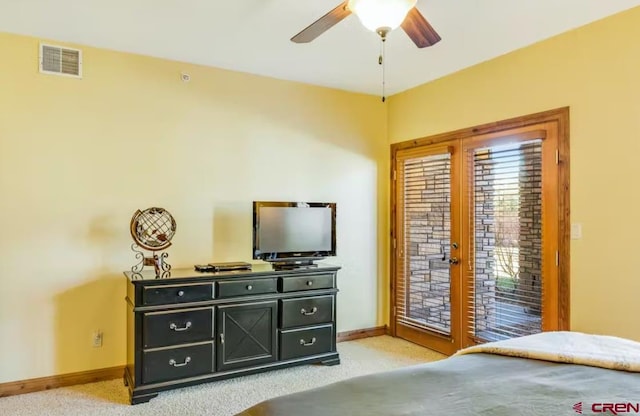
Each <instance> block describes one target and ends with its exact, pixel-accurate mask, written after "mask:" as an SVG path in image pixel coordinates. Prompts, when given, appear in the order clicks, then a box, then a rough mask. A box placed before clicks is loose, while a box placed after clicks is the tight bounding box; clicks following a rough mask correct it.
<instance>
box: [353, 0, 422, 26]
mask: <svg viewBox="0 0 640 416" xmlns="http://www.w3.org/2000/svg"><path fill="white" fill-rule="evenodd" d="M416 2H417V0H349V3H348V7H349V9H350V10H351V11H352V12H353V13H355V14H356V15H357V16H358V18H359V19H360V22H362V25H363V26H364V27H366V28H367V29H369V30H371V31H373V32H376V31H377V30H378V29H380V28H388V29H389V30H393V29H396V28H397V27H398V26H400V25H401V24H402V22H403V21H404V19H405V18H406V17H407V13H409V10H411V9H412V8H413V7H415V5H416Z"/></svg>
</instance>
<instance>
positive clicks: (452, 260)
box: [449, 257, 460, 266]
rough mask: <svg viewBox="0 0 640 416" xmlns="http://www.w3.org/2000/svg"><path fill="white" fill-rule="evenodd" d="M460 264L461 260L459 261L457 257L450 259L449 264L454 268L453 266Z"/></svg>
mask: <svg viewBox="0 0 640 416" xmlns="http://www.w3.org/2000/svg"><path fill="white" fill-rule="evenodd" d="M458 263H460V260H458V258H457V257H451V258H450V259H449V264H450V265H452V266H453V265H456V264H458Z"/></svg>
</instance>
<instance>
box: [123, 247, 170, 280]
mask: <svg viewBox="0 0 640 416" xmlns="http://www.w3.org/2000/svg"><path fill="white" fill-rule="evenodd" d="M131 250H133V252H134V253H136V255H135V256H136V259H138V260H139V261H138V263H137V264H135V265H133V266H131V273H132V274H131V276H132V277H133V278H134V279H142V271H143V270H144V267H145V266H153V269H154V271H155V273H156V279H166V278H167V277H170V276H171V265H170V264H169V263H167V262H166V261H165V259H166V258H167V257H169V254H168V253H160V254H156V253H155V252H154V253H153V255H152V256H151V257H145V255H144V252H143V251H142V250H140V247H139V246H138V245H137V244H136V243H133V244H131Z"/></svg>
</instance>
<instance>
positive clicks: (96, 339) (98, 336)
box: [91, 330, 102, 347]
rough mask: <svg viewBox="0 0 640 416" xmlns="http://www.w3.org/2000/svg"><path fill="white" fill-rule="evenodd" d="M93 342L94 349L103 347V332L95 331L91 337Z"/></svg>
mask: <svg viewBox="0 0 640 416" xmlns="http://www.w3.org/2000/svg"><path fill="white" fill-rule="evenodd" d="M91 341H92V345H93V346H94V347H102V331H100V330H98V331H95V332H94V333H93V335H92V337H91Z"/></svg>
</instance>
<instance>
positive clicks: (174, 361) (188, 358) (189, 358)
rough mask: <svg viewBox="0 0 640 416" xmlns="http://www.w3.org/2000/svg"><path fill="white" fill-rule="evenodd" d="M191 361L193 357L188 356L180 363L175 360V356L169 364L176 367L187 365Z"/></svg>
mask: <svg viewBox="0 0 640 416" xmlns="http://www.w3.org/2000/svg"><path fill="white" fill-rule="evenodd" d="M190 362H191V357H187V358H185V359H184V362H183V363H180V364H178V363H177V362H176V360H174V359H173V358H172V359H170V360H169V365H171V366H174V367H184V366H185V365H187V364H189V363H190Z"/></svg>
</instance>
